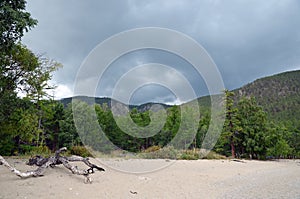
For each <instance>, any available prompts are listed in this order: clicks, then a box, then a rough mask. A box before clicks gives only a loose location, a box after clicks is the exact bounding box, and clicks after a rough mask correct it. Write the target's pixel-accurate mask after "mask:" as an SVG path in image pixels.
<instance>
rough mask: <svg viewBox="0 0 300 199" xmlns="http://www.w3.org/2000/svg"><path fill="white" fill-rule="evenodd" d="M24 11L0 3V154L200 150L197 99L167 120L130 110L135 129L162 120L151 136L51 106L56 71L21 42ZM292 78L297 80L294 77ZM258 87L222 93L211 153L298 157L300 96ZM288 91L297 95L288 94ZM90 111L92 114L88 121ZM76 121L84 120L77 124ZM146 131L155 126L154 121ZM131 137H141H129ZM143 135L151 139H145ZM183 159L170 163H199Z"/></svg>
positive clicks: (102, 113) (72, 106) (205, 115)
mask: <svg viewBox="0 0 300 199" xmlns="http://www.w3.org/2000/svg"><path fill="white" fill-rule="evenodd" d="M25 8H26V1H24V0H19V1H9V0H3V1H1V2H0V19H1V20H0V31H1V39H0V42H1V43H0V70H1V73H0V155H6V156H10V155H23V154H37V153H43V154H44V153H51V152H54V151H56V150H57V149H59V148H61V147H67V148H68V149H70V151H71V153H73V154H78V153H79V154H78V155H83V154H82V153H84V152H85V153H86V150H83V149H84V148H85V146H86V147H87V148H88V149H91V150H95V151H99V152H101V153H104V154H105V153H107V154H109V153H112V152H113V151H115V150H119V149H122V150H124V151H129V152H133V153H139V152H147V151H157V150H160V149H163V148H168V149H169V150H173V151H175V152H176V150H178V148H180V150H182V151H186V152H190V151H198V150H199V149H201V148H203V146H202V143H203V140H204V139H205V136H206V133H207V130H208V127H209V126H210V124H211V121H212V120H213V119H217V118H211V110H210V108H209V105H207V103H208V104H209V100H208V102H205V103H201V102H200V101H199V107H194V106H193V105H192V104H193V103H186V104H182V105H174V106H168V107H165V112H166V117H165V116H164V114H163V113H162V111H150V110H140V109H139V108H138V106H137V107H132V108H131V109H130V112H129V113H128V114H129V116H130V118H131V119H132V120H133V121H134V123H135V124H136V125H137V126H140V127H146V126H148V125H149V124H150V123H151V122H152V123H153V121H163V120H164V119H165V123H164V124H163V126H162V128H161V129H160V130H159V131H158V132H155V133H153V132H151V129H147V131H145V132H137V131H139V129H137V128H136V126H131V125H128V126H127V129H128V131H130V132H131V133H130V134H129V133H127V132H123V131H122V130H121V129H120V128H119V125H117V123H120V124H124V125H125V126H126V124H128V120H127V119H128V117H125V115H119V116H114V115H113V113H112V110H111V108H110V106H109V104H107V103H101V104H98V103H94V104H89V103H86V102H85V101H82V100H73V101H72V103H68V104H63V103H62V101H59V100H54V99H53V97H52V96H50V95H49V94H48V93H49V90H51V89H54V88H55V85H51V84H50V83H49V82H50V80H51V78H52V76H53V74H54V72H55V71H56V70H58V69H59V68H61V67H62V65H61V64H60V63H58V62H56V61H54V60H51V59H48V58H45V57H43V56H41V55H36V54H34V53H33V52H32V51H31V50H30V49H28V48H27V47H26V46H25V45H23V44H22V41H21V39H22V37H23V36H24V34H25V33H26V32H27V31H30V30H31V29H32V28H34V27H35V26H36V25H37V20H36V19H33V18H32V17H31V15H30V13H28V12H26V9H25ZM294 74H295V75H296V78H299V73H297V72H295V73H294ZM281 78H284V76H281ZM284 79H285V80H286V79H290V78H284ZM260 82H264V83H263V84H260V83H259V84H258V83H257V82H256V83H254V85H256V86H255V87H253V85H247V86H246V87H243V89H244V90H243V89H242V90H241V91H242V93H247V95H239V92H238V91H228V90H225V91H224V93H225V99H223V102H224V106H225V107H226V112H225V113H223V114H224V115H225V122H224V126H223V129H222V132H221V134H220V137H219V139H218V141H217V143H216V145H215V146H214V148H213V151H214V152H216V153H218V154H221V155H224V156H228V157H229V156H232V157H236V158H250V159H268V158H299V157H300V123H299V121H300V120H299V118H298V115H291V114H295V111H299V110H300V109H297V107H298V106H299V98H297V97H295V96H298V95H299V93H300V92H299V90H298V89H299V87H298V86H295V85H294V84H295V82H289V84H290V85H291V87H290V90H289V89H287V88H286V87H281V88H283V90H281V91H276V90H273V92H275V93H271V94H272V95H271V94H268V96H275V97H274V99H267V98H264V97H263V93H265V92H267V91H268V92H271V91H272V89H266V90H264V87H268V88H270V87H271V88H278V85H276V84H275V85H274V81H273V79H269V80H268V79H264V81H260ZM296 82H298V81H296ZM299 82H300V81H299ZM299 82H298V83H299ZM257 85H259V86H257ZM251 86H252V87H251ZM254 88H255V89H254ZM289 91H293V92H289ZM279 92H281V95H284V96H285V98H286V100H285V103H283V102H282V101H278V100H277V101H274V100H275V99H277V97H276V94H278V93H279ZM291 93H292V94H293V93H294V94H296V95H291V96H290V94H291ZM195 100H197V99H195ZM264 100H265V101H264ZM267 100H269V101H267ZM271 102H276V103H273V104H272V103H271ZM264 105H269V106H264ZM271 105H272V106H271ZM287 107H289V108H287ZM291 107H292V108H291ZM293 107H294V108H293ZM196 109H197V110H200V117H191V118H188V119H187V120H186V121H183V120H182V118H183V117H182V115H185V114H186V112H188V115H191V116H194V115H197V114H196V113H195V114H194V111H195V110H196ZM286 110H289V112H286ZM293 110H294V111H293ZM74 111H75V112H76V115H77V116H78V115H79V116H80V117H82V118H84V119H82V120H80V117H79V118H77V119H78V121H77V125H75V123H74V117H73V116H74ZM93 112H95V113H96V114H95V117H94V116H93V114H92V113H93ZM220 114H222V113H220ZM296 114H298V113H297V112H296ZM164 117H165V118H164ZM150 118H156V119H154V120H153V119H152V120H151V119H150ZM295 118H296V119H295ZM297 118H298V119H297ZM80 121H85V122H86V121H88V122H87V123H82V124H80ZM195 121H196V122H197V126H196V127H197V129H196V134H195V133H193V132H194V129H195V126H194V125H193V124H192V123H194V122H195ZM92 123H97V124H99V125H100V127H101V130H102V132H103V133H102V134H101V133H99V128H94V125H90V124H92ZM78 124H80V125H78ZM153 126H159V124H158V123H157V124H156V123H155V122H154V124H153ZM135 128H136V129H135ZM179 131H180V133H181V134H182V136H181V138H180V139H179V140H178V141H177V144H178V145H180V147H178V146H175V145H172V142H171V141H172V140H173V139H174V138H175V137H176V134H177V133H178V132H179ZM135 133H137V134H138V135H144V136H135ZM149 134H151V135H152V134H153V136H147V135H149ZM110 143H113V145H112V144H110ZM187 154H188V155H190V154H189V153H186V154H185V156H183V155H181V156H180V157H177V156H173V158H183V159H184V158H195V159H197V158H198V156H197V154H196V153H195V154H192V155H191V156H187ZM87 155H90V154H87Z"/></svg>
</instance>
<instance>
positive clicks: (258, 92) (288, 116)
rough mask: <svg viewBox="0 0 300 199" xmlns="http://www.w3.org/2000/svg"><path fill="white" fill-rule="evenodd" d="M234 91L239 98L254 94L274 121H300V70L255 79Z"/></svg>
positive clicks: (295, 122) (296, 122)
mask: <svg viewBox="0 0 300 199" xmlns="http://www.w3.org/2000/svg"><path fill="white" fill-rule="evenodd" d="M234 93H235V95H236V97H237V99H240V98H241V97H242V96H246V97H248V96H254V97H255V98H256V101H257V103H258V104H259V105H261V106H262V107H263V108H264V110H265V111H266V112H267V114H268V117H269V119H271V120H273V121H274V122H284V123H285V122H288V121H290V122H292V123H294V124H295V125H299V123H300V70H298V71H290V72H285V73H280V74H277V75H273V76H269V77H265V78H261V79H258V80H255V81H254V82H252V83H249V84H247V85H245V86H243V87H241V88H239V89H236V90H234Z"/></svg>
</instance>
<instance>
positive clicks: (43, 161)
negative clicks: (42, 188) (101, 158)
mask: <svg viewBox="0 0 300 199" xmlns="http://www.w3.org/2000/svg"><path fill="white" fill-rule="evenodd" d="M66 150H67V148H66V147H63V148H61V149H59V150H57V151H56V152H55V155H54V156H52V157H49V158H43V157H42V156H39V155H37V156H35V157H33V158H30V159H29V161H28V163H27V164H28V165H36V166H38V168H37V169H36V170H33V171H27V172H21V171H19V170H17V169H16V168H14V167H12V166H11V165H10V164H9V163H8V162H7V161H6V160H5V159H4V158H3V157H2V156H0V165H4V166H5V167H7V168H8V169H9V170H10V171H11V172H13V173H14V174H16V175H17V176H19V177H21V178H28V177H39V176H43V174H44V172H45V170H46V169H47V168H48V167H49V166H50V167H54V166H56V165H60V164H62V165H64V166H65V167H66V168H67V169H69V170H70V171H71V172H72V173H73V174H76V175H83V176H84V177H85V183H91V182H92V179H91V177H90V174H92V173H94V172H95V170H94V169H96V170H98V171H105V170H104V169H103V168H101V167H99V166H97V165H95V164H92V163H91V162H90V161H89V159H88V158H83V157H80V156H73V157H65V156H61V155H60V153H62V152H64V151H66ZM76 161H77V162H78V161H80V162H83V163H85V164H86V165H87V166H88V167H89V168H88V169H85V170H80V169H78V168H77V166H73V165H71V164H70V163H69V162H76Z"/></svg>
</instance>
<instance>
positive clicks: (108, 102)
mask: <svg viewBox="0 0 300 199" xmlns="http://www.w3.org/2000/svg"><path fill="white" fill-rule="evenodd" d="M73 99H76V100H81V101H84V102H86V103H88V104H90V105H92V104H94V103H95V104H99V105H101V106H103V105H104V104H106V105H107V106H108V107H109V108H111V103H112V99H111V98H108V97H95V98H94V97H86V96H76V97H73ZM60 102H61V103H62V104H64V106H65V107H66V106H67V105H68V104H70V103H72V97H68V98H64V99H61V100H60ZM114 102H115V103H116V104H118V105H120V104H121V105H123V106H128V107H129V109H130V110H132V109H134V108H135V109H137V110H138V111H139V112H145V111H148V110H150V108H151V107H152V106H153V105H161V106H162V107H164V108H169V107H171V105H167V104H162V103H154V102H148V103H145V104H141V105H133V104H130V105H126V104H123V103H121V102H118V101H114Z"/></svg>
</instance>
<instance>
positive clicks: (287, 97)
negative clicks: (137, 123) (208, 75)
mask: <svg viewBox="0 0 300 199" xmlns="http://www.w3.org/2000/svg"><path fill="white" fill-rule="evenodd" d="M233 92H234V93H235V101H236V102H237V101H238V100H240V99H241V98H242V97H255V99H256V102H257V103H258V105H260V106H262V107H263V110H264V111H266V113H267V116H268V118H269V119H271V120H272V121H274V122H280V123H287V122H288V123H292V124H293V125H296V126H299V125H300V124H299V123H300V70H298V71H290V72H285V73H280V74H276V75H273V76H269V77H264V78H261V79H257V80H255V81H254V82H251V83H249V84H247V85H245V86H243V87H240V88H238V89H235V90H233ZM74 99H81V100H83V101H85V102H88V103H89V104H93V103H94V102H95V103H96V104H99V105H103V104H107V105H108V107H109V108H110V107H111V99H110V98H106V97H103V98H99V97H96V98H93V97H83V96H77V97H74ZM71 101H72V98H64V99H62V100H61V102H62V103H63V104H64V105H65V106H66V105H67V104H69V103H71ZM198 102H199V105H200V107H202V109H207V108H208V107H210V97H209V96H204V97H200V98H198ZM153 104H157V103H145V104H142V105H129V108H130V109H133V108H136V109H137V110H138V111H140V112H144V111H147V110H149V109H150V107H151V106H152V105H153ZM159 104H160V105H162V106H163V107H164V108H169V107H170V105H166V104H161V103H159Z"/></svg>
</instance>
